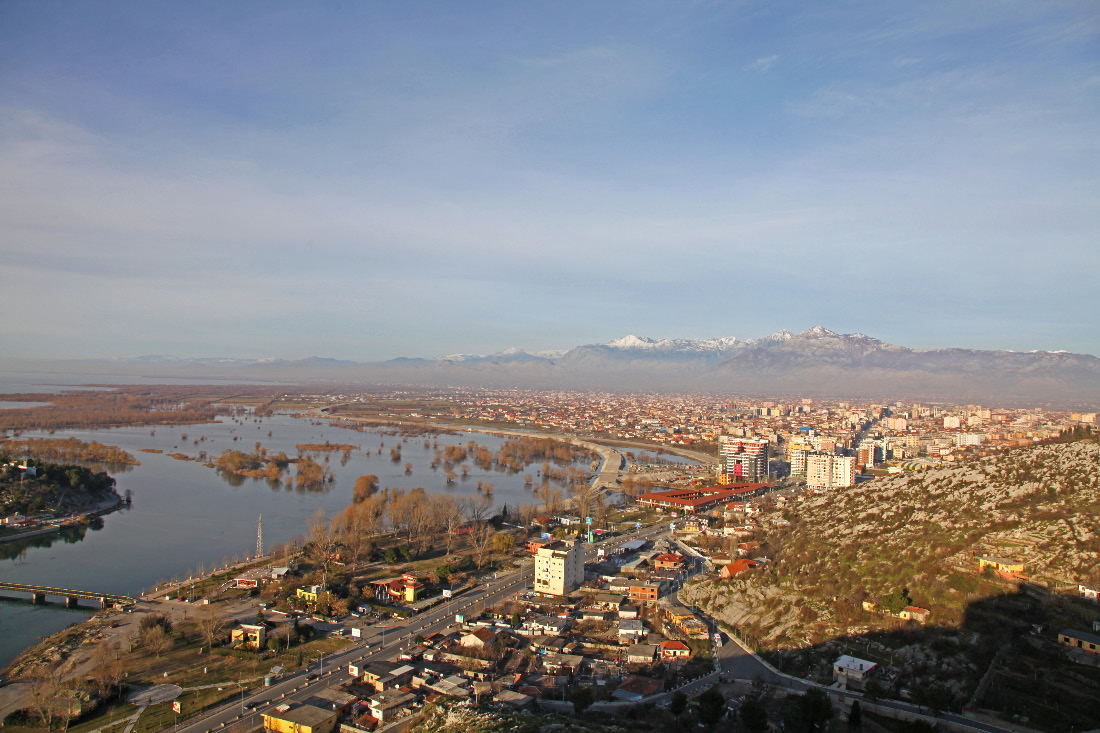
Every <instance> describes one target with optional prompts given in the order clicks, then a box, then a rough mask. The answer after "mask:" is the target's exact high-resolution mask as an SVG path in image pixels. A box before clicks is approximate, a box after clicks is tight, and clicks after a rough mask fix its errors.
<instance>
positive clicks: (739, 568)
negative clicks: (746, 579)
mask: <svg viewBox="0 0 1100 733" xmlns="http://www.w3.org/2000/svg"><path fill="white" fill-rule="evenodd" d="M759 564H760V563H758V562H756V561H755V560H737V561H736V562H731V563H730V564H729V565H727V566H726V567H724V568H722V572H721V573H719V575H720V576H721V577H723V578H732V577H733V576H735V575H737V574H738V573H743V572H745V571H746V570H752V569H753V568H755V567H756V566H757V565H759Z"/></svg>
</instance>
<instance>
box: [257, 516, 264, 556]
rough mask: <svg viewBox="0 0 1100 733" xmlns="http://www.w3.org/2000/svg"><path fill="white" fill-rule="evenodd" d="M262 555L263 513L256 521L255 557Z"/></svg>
mask: <svg viewBox="0 0 1100 733" xmlns="http://www.w3.org/2000/svg"><path fill="white" fill-rule="evenodd" d="M263 556H264V515H263V514H261V515H260V518H259V519H258V520H257V521H256V559H259V558H261V557H263Z"/></svg>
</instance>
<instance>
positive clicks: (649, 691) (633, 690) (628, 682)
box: [611, 675, 664, 702]
mask: <svg viewBox="0 0 1100 733" xmlns="http://www.w3.org/2000/svg"><path fill="white" fill-rule="evenodd" d="M662 687H664V683H663V682H661V680H655V679H653V678H652V677H643V676H642V675H631V676H629V677H627V678H626V679H625V680H623V681H622V682H621V683H620V684H619V687H618V689H616V690H615V692H613V693H612V694H611V697H613V698H615V699H616V700H626V701H627V702H635V701H637V700H641V699H642V698H643V697H648V696H650V695H656V694H657V693H658V692H660V691H661V688H662Z"/></svg>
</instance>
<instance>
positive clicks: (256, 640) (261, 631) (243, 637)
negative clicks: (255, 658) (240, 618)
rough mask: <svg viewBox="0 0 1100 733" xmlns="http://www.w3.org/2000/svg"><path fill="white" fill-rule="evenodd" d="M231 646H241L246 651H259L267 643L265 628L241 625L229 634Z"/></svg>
mask: <svg viewBox="0 0 1100 733" xmlns="http://www.w3.org/2000/svg"><path fill="white" fill-rule="evenodd" d="M229 636H230V642H231V643H232V644H233V646H237V645H242V646H244V647H245V648H247V649H253V650H256V651H259V650H261V649H263V648H264V644H265V643H266V642H267V627H266V626H265V625H263V624H241V625H240V626H239V627H237V628H235V629H233V631H231V632H230V634H229Z"/></svg>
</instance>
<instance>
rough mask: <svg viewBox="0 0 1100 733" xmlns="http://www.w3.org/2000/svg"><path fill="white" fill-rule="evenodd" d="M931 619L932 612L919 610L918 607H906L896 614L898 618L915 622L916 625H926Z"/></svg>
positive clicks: (923, 609) (924, 609)
mask: <svg viewBox="0 0 1100 733" xmlns="http://www.w3.org/2000/svg"><path fill="white" fill-rule="evenodd" d="M931 617H932V612H931V611H929V610H928V609H927V608H920V607H919V606H906V607H905V608H903V609H901V611H899V612H898V618H903V619H905V620H906V621H916V622H918V623H922V624H924V623H928V619H930V618H931Z"/></svg>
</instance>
